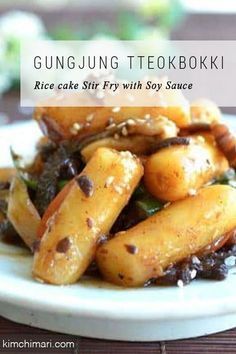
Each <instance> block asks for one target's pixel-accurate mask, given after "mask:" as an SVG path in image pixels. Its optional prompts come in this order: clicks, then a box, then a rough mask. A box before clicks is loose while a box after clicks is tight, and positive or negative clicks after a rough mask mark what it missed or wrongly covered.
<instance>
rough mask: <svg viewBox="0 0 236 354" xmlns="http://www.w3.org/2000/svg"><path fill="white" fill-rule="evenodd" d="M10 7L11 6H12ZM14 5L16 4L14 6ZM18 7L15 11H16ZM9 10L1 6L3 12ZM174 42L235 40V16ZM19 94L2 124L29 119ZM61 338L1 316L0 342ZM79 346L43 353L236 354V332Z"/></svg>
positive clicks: (184, 31) (177, 34) (200, 24)
mask: <svg viewBox="0 0 236 354" xmlns="http://www.w3.org/2000/svg"><path fill="white" fill-rule="evenodd" d="M9 6H10V5H9ZM11 6H13V5H11ZM15 7H16V6H15V5H14V6H13V8H14V9H15ZM4 11H6V8H1V7H0V14H1V12H4ZM39 14H40V15H41V17H42V18H43V20H44V21H45V23H46V25H47V27H48V28H50V27H53V26H54V25H55V24H58V23H61V22H62V23H65V22H66V21H65V18H66V19H67V22H68V23H70V24H71V25H72V26H74V27H75V26H76V25H77V24H78V23H80V24H81V23H88V22H89V21H90V20H91V19H92V18H93V17H94V16H100V17H101V18H102V19H104V17H105V19H106V20H108V21H110V22H111V23H112V24H114V14H112V13H110V12H104V11H101V13H75V12H74V11H70V10H69V9H68V10H67V13H66V14H65V12H64V11H63V13H61V12H59V11H57V10H55V11H54V12H47V11H46V12H42V11H41V12H40V13H39ZM172 38H173V39H182V40H183V39H236V16H235V15H233V14H232V15H191V16H188V17H186V19H185V21H184V22H183V23H182V24H181V25H180V26H179V27H178V28H177V29H176V30H175V31H174V32H173V34H172ZM18 96H19V94H18V93H17V92H12V93H10V94H8V95H6V96H5V97H3V98H2V99H0V122H1V112H2V113H4V114H6V116H7V117H8V119H9V122H13V121H16V120H21V119H30V117H31V111H30V110H23V111H22V110H21V109H20V108H19V97H18ZM224 111H226V112H227V113H236V108H230V109H229V108H228V109H227V108H224ZM16 337H17V338H21V340H23V339H24V338H36V339H37V338H38V339H42V340H43V339H44V338H45V337H46V338H47V339H48V338H52V339H55V338H60V339H61V335H59V334H57V333H53V332H49V331H44V330H40V329H36V328H31V327H28V326H24V325H20V324H16V323H13V322H11V321H9V320H7V319H4V318H2V317H0V340H1V339H7V338H11V339H12V338H16ZM63 338H64V339H63V340H67V339H68V340H70V339H71V338H72V337H71V336H67V335H65V336H63ZM73 340H74V341H75V342H76V343H77V344H78V345H77V347H76V348H75V349H73V350H68V351H62V350H51V349H50V350H48V351H46V350H45V351H43V352H44V353H75V354H78V353H81V354H91V353H99V354H102V353H106V354H115V353H117V354H118V353H122V354H133V353H135V354H154V353H155V354H158V353H161V354H179V353H181V354H200V353H201V354H205V353H212V354H213V353H214V354H216V353H224V354H226V353H227V354H228V353H236V329H233V330H230V331H226V332H223V333H218V334H214V335H210V336H206V337H200V338H195V339H188V340H178V341H168V342H151V343H141V342H136V343H129V342H118V341H106V340H96V339H89V338H82V337H73ZM0 353H3V354H5V353H8V354H16V353H18V351H16V350H12V351H10V350H7V351H5V350H1V349H0ZM19 353H42V350H41V351H37V350H34V351H33V350H31V349H29V350H28V351H26V350H21V351H19Z"/></svg>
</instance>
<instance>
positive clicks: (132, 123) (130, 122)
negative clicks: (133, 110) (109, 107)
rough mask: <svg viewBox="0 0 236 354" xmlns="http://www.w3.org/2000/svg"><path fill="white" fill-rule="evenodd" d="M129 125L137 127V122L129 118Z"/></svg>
mask: <svg viewBox="0 0 236 354" xmlns="http://www.w3.org/2000/svg"><path fill="white" fill-rule="evenodd" d="M127 124H128V125H135V124H136V122H135V120H134V119H131V118H129V119H128V120H127Z"/></svg>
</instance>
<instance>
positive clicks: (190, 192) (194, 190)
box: [188, 188, 197, 196]
mask: <svg viewBox="0 0 236 354" xmlns="http://www.w3.org/2000/svg"><path fill="white" fill-rule="evenodd" d="M196 194H197V191H196V189H193V188H190V189H189V191H188V195H190V196H194V195H196Z"/></svg>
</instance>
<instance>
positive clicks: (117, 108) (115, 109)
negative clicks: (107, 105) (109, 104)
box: [112, 107, 120, 113]
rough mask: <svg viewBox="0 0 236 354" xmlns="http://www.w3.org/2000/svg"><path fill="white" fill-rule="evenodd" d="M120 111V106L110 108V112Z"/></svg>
mask: <svg viewBox="0 0 236 354" xmlns="http://www.w3.org/2000/svg"><path fill="white" fill-rule="evenodd" d="M119 111H120V107H114V108H112V112H114V113H117V112H119Z"/></svg>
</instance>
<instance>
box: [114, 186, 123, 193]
mask: <svg viewBox="0 0 236 354" xmlns="http://www.w3.org/2000/svg"><path fill="white" fill-rule="evenodd" d="M114 190H115V191H116V192H117V193H118V194H122V193H123V188H122V187H121V186H117V185H116V186H114Z"/></svg>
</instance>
